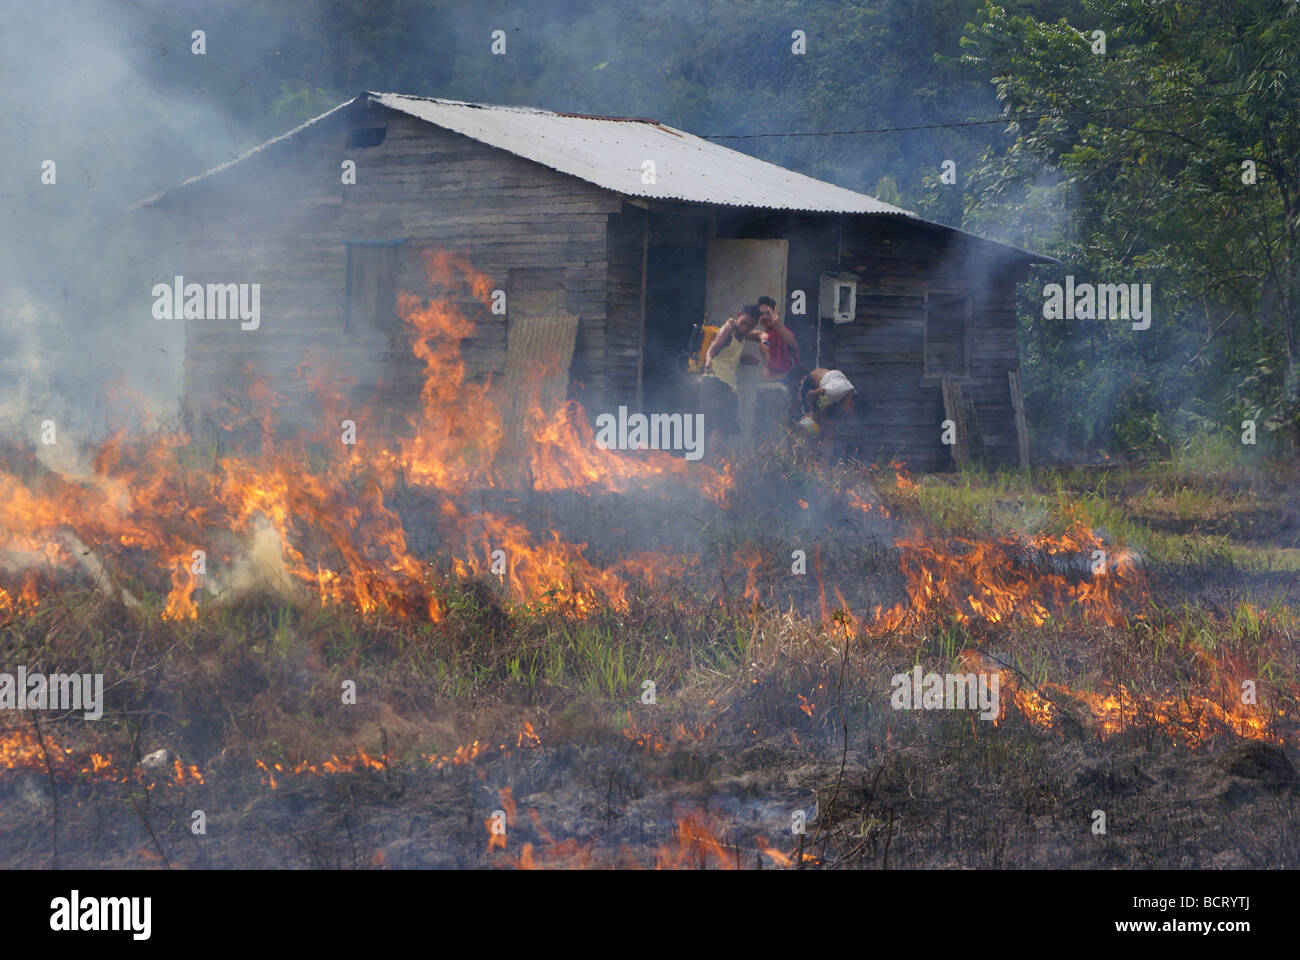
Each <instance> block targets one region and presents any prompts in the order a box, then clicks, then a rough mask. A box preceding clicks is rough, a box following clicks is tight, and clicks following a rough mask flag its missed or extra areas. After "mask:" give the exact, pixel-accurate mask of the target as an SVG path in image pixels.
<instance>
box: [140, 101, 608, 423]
mask: <svg viewBox="0 0 1300 960" xmlns="http://www.w3.org/2000/svg"><path fill="white" fill-rule="evenodd" d="M369 127H386V129H387V133H386V136H385V137H384V139H383V141H382V142H381V143H379V144H378V145H376V146H373V147H362V148H350V147H349V146H348V134H349V131H351V130H353V129H360V128H369ZM344 160H354V161H355V162H356V183H355V184H354V185H344V184H343V183H342V181H341V169H340V166H341V163H342V162H343V161H344ZM164 206H165V207H166V208H169V209H171V210H173V211H174V212H175V213H177V214H179V215H180V216H181V217H182V218H183V219H184V221H185V223H186V224H187V249H186V255H185V262H184V264H183V268H182V266H180V265H178V268H177V271H176V272H178V273H179V272H183V273H184V274H185V276H186V279H187V281H189V280H192V281H198V282H260V283H261V284H262V326H261V329H260V330H257V331H247V332H245V331H240V330H239V325H238V322H237V321H211V320H196V321H189V322H188V323H187V331H186V339H187V351H186V363H185V371H186V383H185V390H186V398H185V408H186V411H187V414H188V415H189V416H190V417H191V420H192V422H193V423H194V425H195V426H196V427H197V428H199V429H202V428H203V427H205V426H211V422H212V421H211V418H210V416H209V412H210V411H211V409H212V408H213V407H214V406H215V405H218V404H219V403H220V401H221V399H222V398H223V396H225V397H228V398H230V399H233V400H234V401H235V402H237V403H240V402H243V398H244V397H245V395H246V389H247V384H248V382H249V380H250V378H252V377H257V376H260V377H262V378H264V379H265V381H266V382H267V383H268V385H269V386H271V387H272V388H273V389H275V390H277V391H279V392H282V393H286V394H288V395H289V396H290V398H291V403H290V404H288V405H286V407H293V406H301V407H302V410H303V414H304V415H305V416H306V417H307V419H308V420H309V421H310V419H311V416H312V411H313V406H312V404H311V403H310V402H308V401H307V400H306V394H305V392H304V391H303V389H302V385H301V384H300V383H298V382H295V381H294V380H293V376H292V375H293V372H294V370H295V369H296V368H297V366H298V364H299V363H300V362H301V360H302V358H303V351H304V348H308V347H310V348H312V349H313V350H314V351H315V352H316V353H318V354H319V355H320V357H321V358H322V360H323V361H324V362H325V363H327V364H328V366H329V368H330V369H332V370H334V371H336V372H337V374H338V375H339V376H338V378H336V379H346V378H349V377H350V378H355V379H356V380H357V381H359V382H358V384H357V387H356V390H355V393H356V394H357V395H358V396H365V395H369V394H371V393H373V389H374V387H375V386H376V384H378V383H380V382H382V385H383V392H382V394H381V399H382V403H381V406H388V405H401V404H402V403H403V402H406V403H410V404H413V403H414V401H415V399H416V398H417V397H418V394H419V388H420V382H421V380H420V373H421V369H422V366H421V364H420V363H419V361H418V360H417V359H416V358H415V357H414V356H413V355H412V354H411V352H410V350H409V347H408V346H407V343H406V338H405V336H404V335H402V334H399V333H396V332H394V331H383V330H374V329H370V330H367V329H352V330H347V331H345V330H344V318H345V311H346V297H345V283H346V264H347V248H346V246H345V241H347V240H366V241H385V240H394V239H399V238H405V239H406V242H405V243H404V244H403V245H402V247H401V248H400V251H399V257H398V264H399V265H398V277H397V286H398V289H399V290H404V291H409V292H411V293H413V294H416V295H418V296H421V297H427V296H429V295H430V294H431V293H432V292H433V291H432V289H431V287H430V284H429V281H428V278H427V277H426V275H425V266H424V263H423V258H422V256H421V253H422V251H425V250H429V249H436V248H441V249H446V250H454V251H460V252H463V253H465V254H467V255H468V259H469V261H470V263H471V264H472V266H473V268H474V269H475V270H477V271H479V272H481V273H484V274H486V275H487V276H488V277H490V278H491V280H492V285H493V287H496V288H501V289H504V290H506V291H507V294H509V292H510V291H511V289H512V288H515V289H518V290H521V291H531V290H536V288H537V285H538V284H539V283H548V284H558V285H560V286H561V287H562V288H563V289H564V291H565V297H566V302H567V309H568V310H569V312H571V313H574V314H576V315H577V316H578V317H579V318H580V326H579V334H578V341H579V342H578V349H577V353H576V355H575V359H574V375H575V379H577V380H579V381H581V382H582V383H583V384H584V385H585V388H586V390H587V395H589V396H593V397H597V398H599V397H602V396H603V391H604V389H605V383H604V380H605V372H606V369H607V364H606V363H605V358H604V352H605V340H604V324H605V297H606V280H607V277H606V257H607V249H606V229H607V221H608V218H609V215H610V214H611V213H617V212H619V211H620V209H621V206H622V203H621V201H620V199H619V198H618V197H616V196H615V195H613V194H610V193H608V192H607V191H604V190H601V189H600V188H598V187H595V186H593V185H590V184H587V183H585V182H583V181H580V180H577V179H575V178H573V177H569V176H565V175H563V174H561V173H558V172H557V171H554V170H551V169H549V168H547V167H543V166H541V165H538V164H535V163H531V162H529V161H527V160H524V159H522V158H519V157H516V156H514V155H512V154H509V153H506V152H504V151H501V150H495V149H493V148H491V147H488V146H486V145H484V144H481V143H478V142H477V141H473V140H470V139H468V138H466V137H463V136H460V135H459V134H455V133H452V132H450V131H445V130H441V129H438V128H436V127H433V126H431V125H430V124H427V123H424V122H422V121H420V120H417V119H415V118H413V117H408V116H406V115H404V114H400V113H397V112H394V111H388V110H384V109H381V108H375V107H362V106H358V107H354V108H352V109H350V110H348V111H341V112H340V115H338V116H337V117H336V118H330V119H329V120H326V121H322V122H321V124H318V125H317V126H315V127H312V128H309V130H307V131H304V132H303V134H302V135H301V137H300V138H296V139H294V140H291V141H287V142H285V143H282V144H278V145H276V146H274V147H271V148H268V149H267V150H265V151H263V152H262V153H261V154H257V155H255V156H253V157H251V158H249V159H247V160H245V161H243V162H242V163H239V164H236V165H234V166H232V167H231V168H230V169H228V170H225V171H222V172H221V173H219V174H215V175H213V176H211V177H209V178H207V179H206V180H204V181H202V182H200V183H198V184H195V185H193V186H191V187H189V188H186V189H184V190H182V191H179V192H178V193H177V194H176V195H175V198H174V199H169V200H167V201H165V202H164ZM462 308H463V310H464V312H465V313H466V315H467V316H468V317H470V319H472V320H474V321H475V322H476V329H475V332H474V335H473V336H472V337H471V338H470V339H469V340H467V341H466V342H464V343H463V344H462V356H463V358H464V360H465V363H466V369H467V374H468V375H469V377H470V378H471V379H477V380H481V379H482V378H484V377H486V376H488V375H489V374H495V375H498V376H499V374H500V372H501V370H502V366H503V363H504V359H505V348H506V324H507V323H508V315H507V317H501V316H494V315H492V314H491V313H490V311H489V310H488V309H487V307H486V305H484V304H479V303H476V302H465V303H463V304H462ZM354 326H355V325H354ZM249 366H251V370H252V372H251V373H250V374H248V375H245V374H244V373H243V371H244V369H245V368H246V367H249ZM286 412H287V411H286Z"/></svg>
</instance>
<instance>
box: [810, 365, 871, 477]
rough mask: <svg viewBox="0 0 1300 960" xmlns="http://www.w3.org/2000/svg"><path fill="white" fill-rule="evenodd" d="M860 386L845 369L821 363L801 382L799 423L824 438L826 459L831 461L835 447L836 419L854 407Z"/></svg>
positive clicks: (824, 458) (850, 411) (822, 441)
mask: <svg viewBox="0 0 1300 960" xmlns="http://www.w3.org/2000/svg"><path fill="white" fill-rule="evenodd" d="M855 396H857V390H855V389H854V388H853V383H852V382H851V381H850V380H849V378H848V377H846V376H845V375H844V374H843V372H842V371H839V370H827V369H826V368H824V367H818V368H817V369H816V370H813V371H811V372H810V373H809V374H808V375H807V376H806V377H804V378H803V382H802V383H800V384H799V408H800V410H801V411H802V413H803V419H801V420H800V421H799V425H800V426H801V427H803V428H804V429H805V430H806V431H808V433H809V434H811V435H812V436H814V437H818V438H819V439H820V441H821V456H822V462H823V463H830V461H831V455H832V453H833V452H834V449H835V433H836V421H838V420H839V419H840V418H842V417H843V416H844V415H845V414H851V413H853V412H854V410H853V398H854V397H855Z"/></svg>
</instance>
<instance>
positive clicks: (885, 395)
mask: <svg viewBox="0 0 1300 960" xmlns="http://www.w3.org/2000/svg"><path fill="white" fill-rule="evenodd" d="M718 234H719V236H734V237H745V236H749V237H755V238H761V237H772V236H786V237H788V238H789V239H790V263H789V281H788V289H789V290H791V291H794V290H804V291H805V292H806V293H807V295H808V313H807V315H806V316H805V317H798V316H791V315H790V314H789V305H788V304H787V309H786V311H785V313H786V319H787V322H788V323H789V325H790V327H791V329H792V330H794V332H795V335H796V337H797V338H798V340H799V348H800V353H801V361H802V363H801V366H802V367H804V368H805V369H808V368H811V367H812V366H814V364H815V363H816V349H817V344H816V339H817V309H818V307H817V300H818V293H819V287H820V281H821V275H822V274H823V273H824V272H841V271H842V272H845V273H852V274H855V275H856V276H857V277H858V296H857V311H856V316H855V319H854V322H853V323H849V324H835V323H833V322H831V321H830V320H824V321H822V322H821V366H823V367H832V368H839V369H841V370H843V371H844V373H845V374H846V375H847V376H848V377H849V379H850V380H852V381H853V384H854V386H855V387H857V389H858V392H859V393H860V394H861V395H862V396H864V397H866V398H867V400H869V401H870V405H871V409H870V411H869V413H867V415H866V416H864V417H861V418H856V419H855V418H849V419H846V420H844V421H842V424H841V427H840V436H841V437H842V438H843V441H844V443H845V444H846V445H848V446H850V447H851V448H853V449H854V450H855V452H856V453H858V454H859V455H860V456H862V457H863V458H864V459H866V460H870V461H875V462H886V461H889V460H894V459H896V460H899V461H903V462H905V463H907V464H908V465H909V466H910V467H911V468H912V469H916V470H934V469H939V468H942V467H945V466H947V465H948V464H949V463H950V462H951V455H950V451H949V450H948V449H947V448H946V447H944V446H943V444H942V443H941V442H940V425H941V423H942V421H943V420H944V413H943V410H944V407H943V394H942V386H941V381H940V380H939V379H937V378H929V377H926V375H925V366H924V353H923V349H924V347H923V345H924V334H925V320H924V310H923V304H924V302H925V294H926V291H927V290H931V291H938V290H948V289H964V290H968V291H969V293H970V296H971V297H972V299H973V316H972V326H973V329H972V332H971V344H972V350H971V359H970V376H968V377H960V378H957V379H958V382H959V383H960V385H961V387H962V391H963V393H964V395H965V396H966V397H967V398H968V399H969V400H972V401H973V402H974V404H975V410H976V414H977V416H978V419H979V427H980V429H981V433H982V436H983V440H984V444H985V448H984V451H983V454H984V459H985V460H986V461H989V462H994V463H999V462H1005V463H1014V462H1016V461H1017V448H1016V432H1015V419H1014V413H1013V411H1012V407H1011V394H1010V388H1009V386H1008V382H1007V372H1008V371H1009V370H1011V369H1012V368H1013V367H1015V366H1016V365H1017V364H1018V359H1017V356H1018V355H1017V346H1016V285H1017V284H1018V283H1019V282H1021V281H1023V279H1024V277H1025V273H1026V266H1025V264H1024V262H1023V261H1016V262H1010V261H1008V260H1007V259H1006V258H1005V255H1004V253H1002V252H1001V251H999V248H996V247H993V246H991V245H989V244H984V243H981V242H979V241H975V240H972V239H970V238H967V237H963V236H962V235H960V234H955V233H951V232H947V231H943V230H940V229H936V228H933V227H928V226H925V225H920V224H916V223H915V222H912V221H909V220H907V219H906V218H903V217H898V216H874V217H863V216H857V217H843V218H841V217H838V216H826V215H803V216H798V215H791V216H778V215H774V214H753V213H737V214H729V215H726V216H723V215H721V214H720V215H719V217H718Z"/></svg>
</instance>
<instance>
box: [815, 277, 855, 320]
mask: <svg viewBox="0 0 1300 960" xmlns="http://www.w3.org/2000/svg"><path fill="white" fill-rule="evenodd" d="M817 304H818V310H819V316H820V317H821V318H822V319H823V320H834V321H835V322H836V323H852V322H853V318H854V316H856V314H857V312H858V278H857V277H855V276H854V275H853V274H851V273H823V274H822V285H821V294H820V296H819V297H818V299H817Z"/></svg>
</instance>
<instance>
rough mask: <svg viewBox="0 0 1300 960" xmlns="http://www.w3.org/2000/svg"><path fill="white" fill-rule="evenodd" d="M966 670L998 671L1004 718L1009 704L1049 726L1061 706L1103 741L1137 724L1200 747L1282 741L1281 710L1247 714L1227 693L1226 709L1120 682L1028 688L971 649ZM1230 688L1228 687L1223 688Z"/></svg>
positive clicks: (1032, 720) (1031, 719)
mask: <svg viewBox="0 0 1300 960" xmlns="http://www.w3.org/2000/svg"><path fill="white" fill-rule="evenodd" d="M960 661H961V663H962V664H963V666H964V667H966V668H968V669H972V670H977V671H980V672H984V673H1000V683H999V686H1000V690H1001V691H1005V694H1004V699H1003V704H1002V710H1001V716H1000V717H999V718H998V722H1001V720H1002V719H1005V717H1006V714H1007V706H1006V704H1007V703H1008V702H1009V703H1010V704H1011V705H1012V706H1014V707H1015V708H1016V710H1018V711H1019V712H1020V713H1021V714H1022V715H1023V716H1024V717H1025V719H1026V720H1028V721H1029V722H1030V723H1032V724H1034V725H1035V726H1039V727H1043V728H1047V729H1050V728H1053V727H1055V726H1056V723H1057V721H1058V720H1059V719H1060V712H1061V709H1062V705H1067V706H1070V707H1072V708H1073V710H1074V711H1077V712H1079V713H1081V714H1082V715H1083V716H1084V717H1085V718H1086V719H1087V720H1088V721H1089V722H1090V723H1091V725H1092V726H1093V727H1094V728H1095V729H1096V731H1097V734H1098V735H1099V736H1100V737H1101V738H1102V739H1106V738H1108V737H1111V736H1114V735H1116V734H1118V733H1122V732H1123V731H1125V730H1127V729H1131V728H1133V727H1137V726H1143V725H1151V726H1154V727H1156V728H1158V729H1160V730H1161V731H1163V732H1164V733H1165V734H1167V735H1168V736H1170V737H1171V738H1172V739H1175V740H1180V741H1182V742H1185V743H1187V744H1188V745H1190V746H1200V745H1201V744H1204V743H1206V742H1207V741H1209V740H1210V739H1212V738H1213V737H1215V736H1216V735H1218V734H1221V733H1224V732H1231V733H1233V734H1235V735H1237V736H1238V737H1243V738H1248V739H1252V740H1266V741H1269V742H1272V743H1278V744H1280V743H1282V742H1283V740H1282V738H1281V737H1280V736H1278V735H1277V734H1276V733H1275V732H1274V731H1273V730H1272V729H1270V722H1269V721H1270V719H1271V718H1280V717H1281V716H1282V715H1283V711H1281V710H1274V711H1271V712H1270V711H1267V710H1263V709H1258V710H1251V709H1249V708H1248V707H1247V705H1245V704H1243V703H1241V702H1240V699H1239V698H1235V697H1232V696H1231V695H1228V696H1225V697H1223V700H1225V701H1226V702H1227V703H1228V704H1229V706H1228V707H1224V706H1223V703H1221V702H1220V701H1219V700H1215V699H1213V698H1210V697H1206V696H1203V695H1200V694H1188V695H1185V696H1177V695H1172V694H1171V695H1165V696H1154V697H1144V696H1140V695H1137V694H1135V693H1133V692H1132V691H1131V690H1129V688H1128V687H1126V686H1125V685H1124V684H1116V685H1115V687H1114V688H1113V689H1111V690H1107V691H1103V692H1095V691H1089V690H1074V689H1071V688H1070V687H1068V686H1066V685H1064V684H1060V683H1054V682H1051V681H1048V682H1045V683H1043V684H1041V685H1040V687H1039V688H1038V689H1032V688H1030V687H1027V686H1026V685H1025V684H1023V683H1022V682H1020V680H1019V679H1018V676H1017V674H1016V673H1015V672H1014V671H1012V670H1008V669H1005V668H1002V667H1000V666H999V665H998V664H997V663H995V662H994V661H992V660H990V659H989V658H987V657H985V656H984V655H983V654H981V653H979V652H978V651H974V650H966V651H963V653H962V655H961V657H960ZM1232 688H1233V685H1232V684H1228V685H1226V687H1225V691H1226V690H1230V689H1232Z"/></svg>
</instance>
